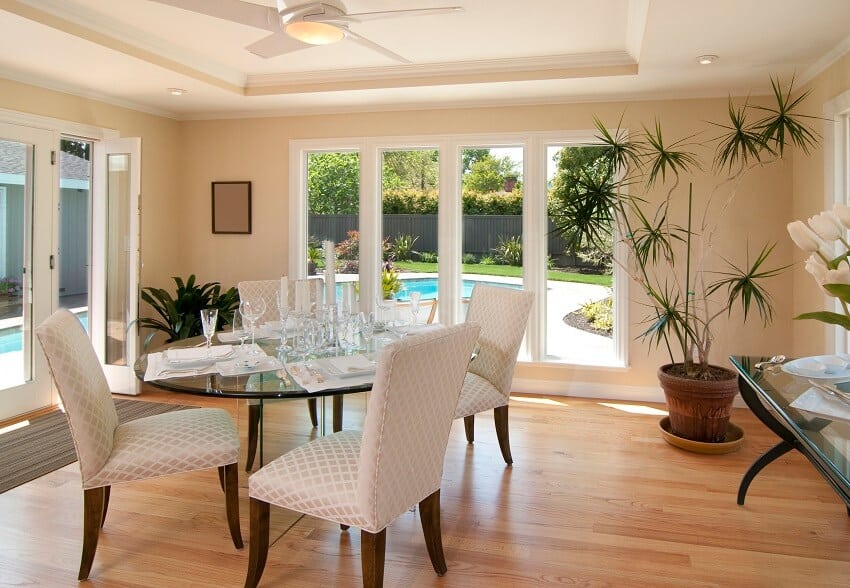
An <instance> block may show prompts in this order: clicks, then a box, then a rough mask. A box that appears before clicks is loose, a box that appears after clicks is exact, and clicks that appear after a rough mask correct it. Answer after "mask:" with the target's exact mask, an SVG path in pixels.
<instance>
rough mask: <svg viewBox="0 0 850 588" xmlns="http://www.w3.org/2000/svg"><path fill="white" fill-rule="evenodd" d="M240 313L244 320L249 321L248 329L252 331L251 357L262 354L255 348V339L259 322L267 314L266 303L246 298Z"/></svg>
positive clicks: (240, 306)
mask: <svg viewBox="0 0 850 588" xmlns="http://www.w3.org/2000/svg"><path fill="white" fill-rule="evenodd" d="M239 312H240V313H242V318H243V319H245V320H246V321H248V328H250V329H251V348H250V350H249V351H248V354H249V355H256V354H258V353H260V351H259V349H257V348H256V347H255V346H254V337H255V335H256V329H255V328H254V327H255V325H256V324H257V320H258V319H259V318H260V317H261V316H263V313H264V312H266V303H265V301H264V300H263V299H262V298H256V299H254V300H252V299H250V298H246V299H245V300H243V301H242V302H240V303H239Z"/></svg>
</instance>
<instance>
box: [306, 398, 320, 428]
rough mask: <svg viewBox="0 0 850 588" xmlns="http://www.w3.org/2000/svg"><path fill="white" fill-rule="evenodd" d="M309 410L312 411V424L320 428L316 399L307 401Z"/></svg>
mask: <svg viewBox="0 0 850 588" xmlns="http://www.w3.org/2000/svg"><path fill="white" fill-rule="evenodd" d="M307 410H309V411H310V422H311V423H313V426H314V427H318V426H319V410H318V408H317V407H316V399H315V398H308V399H307Z"/></svg>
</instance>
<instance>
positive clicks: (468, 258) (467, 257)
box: [461, 253, 478, 263]
mask: <svg viewBox="0 0 850 588" xmlns="http://www.w3.org/2000/svg"><path fill="white" fill-rule="evenodd" d="M461 263H478V258H477V257H475V254H474V253H464V254H463V257H462V258H461Z"/></svg>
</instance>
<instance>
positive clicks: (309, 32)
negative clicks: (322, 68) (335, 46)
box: [284, 20, 345, 45]
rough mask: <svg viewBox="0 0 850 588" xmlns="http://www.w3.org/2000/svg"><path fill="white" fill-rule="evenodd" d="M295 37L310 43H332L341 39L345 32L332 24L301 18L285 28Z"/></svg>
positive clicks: (288, 33) (287, 32)
mask: <svg viewBox="0 0 850 588" xmlns="http://www.w3.org/2000/svg"><path fill="white" fill-rule="evenodd" d="M284 30H285V31H286V34H287V35H289V36H290V37H292V38H293V39H298V40H299V41H302V42H304V43H309V44H310V45H330V44H331V43H336V42H337V41H341V40H342V38H343V37H344V36H345V32H344V31H343V30H342V29H341V28H339V27H335V26H334V25H332V24H327V23H324V22H310V21H305V20H300V21H296V22H291V23H289V24H287V25H286V28H285V29H284Z"/></svg>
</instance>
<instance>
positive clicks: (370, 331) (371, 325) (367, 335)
mask: <svg viewBox="0 0 850 588" xmlns="http://www.w3.org/2000/svg"><path fill="white" fill-rule="evenodd" d="M374 334H375V313H374V312H370V313H369V314H366V313H365V312H361V313H360V337H362V338H363V343H364V347H365V349H364V351H365V352H366V353H369V352H370V351H371V347H372V336H373V335H374Z"/></svg>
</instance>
